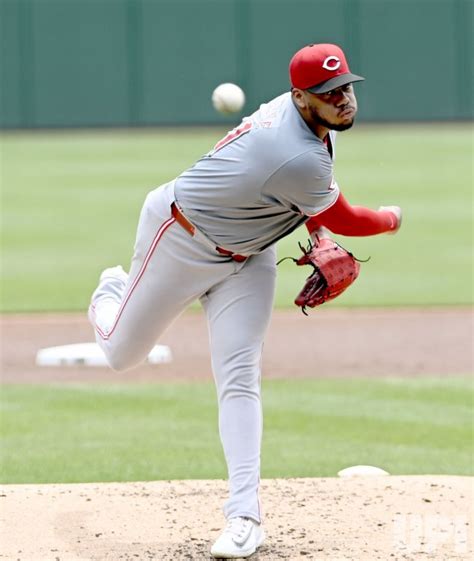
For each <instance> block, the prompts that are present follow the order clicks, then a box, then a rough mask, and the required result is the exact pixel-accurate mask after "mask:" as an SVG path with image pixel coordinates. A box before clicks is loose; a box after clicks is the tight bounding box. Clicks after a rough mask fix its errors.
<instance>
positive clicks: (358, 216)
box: [306, 193, 398, 236]
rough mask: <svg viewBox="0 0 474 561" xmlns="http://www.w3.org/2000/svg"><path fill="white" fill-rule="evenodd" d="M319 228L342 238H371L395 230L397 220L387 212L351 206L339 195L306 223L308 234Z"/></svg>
mask: <svg viewBox="0 0 474 561" xmlns="http://www.w3.org/2000/svg"><path fill="white" fill-rule="evenodd" d="M321 226H324V227H326V228H328V229H329V230H331V232H333V233H334V234H341V235H343V236H373V235H375V234H383V233H384V232H390V231H391V230H396V229H397V228H398V218H397V217H396V216H395V214H394V213H393V212H390V211H389V210H372V209H370V208H366V207H363V206H352V205H351V204H350V203H349V202H348V201H347V199H346V198H345V197H344V195H343V194H342V193H339V196H338V198H337V200H336V202H335V203H334V204H333V205H332V206H330V207H329V208H328V209H326V210H323V211H322V212H321V213H319V214H317V215H315V216H311V217H310V218H309V219H308V220H307V222H306V227H307V228H308V230H309V233H310V234H311V233H312V232H314V230H317V229H318V228H321Z"/></svg>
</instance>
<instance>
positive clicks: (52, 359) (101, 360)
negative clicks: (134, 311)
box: [36, 343, 173, 366]
mask: <svg viewBox="0 0 474 561" xmlns="http://www.w3.org/2000/svg"><path fill="white" fill-rule="evenodd" d="M172 360H173V358H172V355H171V350H170V348H169V347H167V346H166V345H155V346H154V347H153V349H152V350H151V352H150V353H149V355H148V359H147V362H148V363H149V364H163V363H168V362H171V361H172ZM36 364H37V365H38V366H107V360H106V358H105V355H104V352H103V351H102V349H101V348H100V347H99V345H98V344H97V343H77V344H74V345H61V346H60V347H47V348H45V349H40V350H39V351H38V352H37V354H36Z"/></svg>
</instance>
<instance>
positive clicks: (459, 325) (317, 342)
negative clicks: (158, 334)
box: [0, 308, 473, 383]
mask: <svg viewBox="0 0 474 561" xmlns="http://www.w3.org/2000/svg"><path fill="white" fill-rule="evenodd" d="M0 326H1V329H2V337H1V339H2V357H1V358H2V381H3V382H4V383H15V382H16V383H30V382H33V383H49V382H52V381H54V382H78V381H82V382H92V381H109V382H110V381H114V382H119V381H122V382H135V381H156V382H159V381H163V380H176V381H177V380H201V379H205V380H211V379H212V375H211V367H210V359H209V350H208V339H207V327H206V323H205V319H204V316H203V314H202V313H200V312H189V313H186V314H184V315H182V316H181V317H180V318H178V319H177V320H176V321H175V323H174V324H173V325H172V326H171V327H170V328H169V329H168V331H167V332H166V333H165V334H164V335H163V337H162V339H161V340H160V343H162V344H165V345H169V346H170V348H171V351H172V353H173V357H174V360H173V362H172V363H171V364H166V365H158V366H150V365H143V366H140V367H139V368H136V369H135V370H131V371H128V372H124V373H114V372H112V371H111V370H109V369H107V368H85V367H69V368H64V367H63V368H54V367H53V368H46V367H37V366H35V356H36V352H37V351H38V349H40V348H42V347H47V346H55V345H64V344H69V343H81V342H88V341H93V333H92V329H91V327H90V325H89V324H88V322H87V320H86V317H85V315H84V314H47V315H39V314H38V315H11V316H3V317H2V318H1V323H0ZM472 341H473V316H472V312H471V310H469V309H463V308H438V309H406V310H392V309H373V310H359V309H354V310H337V309H328V310H324V309H320V310H314V311H312V312H311V315H310V316H309V317H304V316H303V315H302V314H300V313H298V312H297V311H293V310H288V311H277V312H275V313H274V314H273V318H272V322H271V324H270V328H269V332H268V336H267V338H266V343H265V349H264V359H263V375H264V378H300V377H302V378H305V377H306V378H307V377H332V376H339V377H343V376H377V377H380V376H423V375H446V376H455V375H458V374H464V375H465V374H469V373H470V372H472V367H473V353H472V349H473V347H472Z"/></svg>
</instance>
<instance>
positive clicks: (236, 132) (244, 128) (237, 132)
mask: <svg viewBox="0 0 474 561" xmlns="http://www.w3.org/2000/svg"><path fill="white" fill-rule="evenodd" d="M251 128H252V123H251V122H249V121H248V122H247V123H245V124H242V125H240V126H238V127H237V128H235V129H232V130H231V131H230V132H229V133H228V134H227V135H226V136H225V137H224V138H223V139H222V140H219V142H218V143H217V144H216V145H215V146H214V150H213V153H214V152H217V151H218V150H220V149H221V148H224V146H227V144H229V143H230V142H233V141H234V140H236V139H237V138H239V137H240V136H242V135H243V134H245V133H247V132H249V130H250V129H251Z"/></svg>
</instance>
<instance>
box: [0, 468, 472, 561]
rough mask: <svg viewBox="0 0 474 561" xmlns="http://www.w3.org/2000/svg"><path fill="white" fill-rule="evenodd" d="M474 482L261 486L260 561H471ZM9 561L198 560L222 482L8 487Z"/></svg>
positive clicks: (2, 555) (203, 555)
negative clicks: (264, 538)
mask: <svg viewBox="0 0 474 561" xmlns="http://www.w3.org/2000/svg"><path fill="white" fill-rule="evenodd" d="M472 483H473V482H472V478H469V477H452V476H412V477H395V476H385V477H365V478H364V477H362V478H354V479H352V478H349V479H340V478H329V479H271V480H264V481H262V486H261V499H262V503H263V506H264V517H265V529H266V532H267V541H266V543H265V545H264V546H263V547H262V548H261V549H260V550H259V553H257V554H256V555H254V556H253V557H252V559H259V560H262V561H263V560H271V561H276V560H281V559H288V560H292V561H295V560H299V559H303V560H305V559H308V560H310V559H312V560H319V559H330V560H331V561H339V560H341V561H342V560H351V561H354V560H357V561H359V560H360V561H362V560H363V561H369V560H375V559H379V560H383V561H388V560H392V559H393V560H419V559H442V560H455V559H466V560H467V559H471V558H472V543H473V539H472V538H473V533H472V522H473V520H472V504H473V503H474V501H473V498H474V497H473V496H472V495H473V491H472V489H473V485H472ZM0 495H1V497H0V501H1V502H0V505H1V507H0V513H1V515H2V539H1V541H2V547H1V552H0V559H2V560H7V559H8V560H22V561H39V560H48V561H56V560H58V561H79V560H81V561H85V560H91V561H105V560H110V561H121V560H126V561H128V560H130V561H131V560H133V561H144V560H151V559H153V560H157V561H158V560H159V561H179V560H187V561H190V560H192V561H199V560H209V559H210V554H209V549H210V547H211V544H212V542H213V540H214V539H215V538H216V537H217V536H218V534H219V532H220V531H221V529H222V527H223V525H224V520H223V517H222V514H221V506H222V503H223V501H224V500H225V498H226V495H227V492H226V483H225V482H223V481H159V482H152V483H103V484H99V483H97V484H85V485H77V484H75V485H6V486H3V487H2V489H1V491H0Z"/></svg>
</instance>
